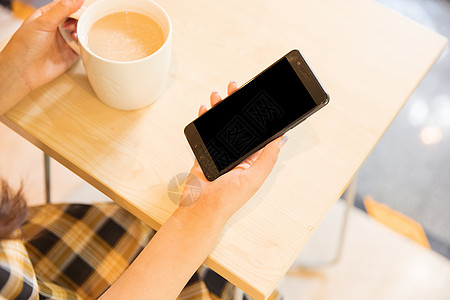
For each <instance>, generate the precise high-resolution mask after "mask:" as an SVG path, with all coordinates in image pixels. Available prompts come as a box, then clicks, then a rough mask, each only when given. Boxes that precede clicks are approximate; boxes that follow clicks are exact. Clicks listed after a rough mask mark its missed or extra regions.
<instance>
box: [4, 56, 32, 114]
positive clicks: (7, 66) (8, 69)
mask: <svg viewBox="0 0 450 300" xmlns="http://www.w3.org/2000/svg"><path fill="white" fill-rule="evenodd" d="M29 91H30V89H29V87H28V85H27V83H26V82H25V81H24V80H23V78H22V76H21V75H20V70H18V69H17V67H16V66H15V65H14V62H13V61H12V59H9V58H8V57H7V55H6V54H5V53H4V52H1V53H0V116H1V115H3V114H5V113H6V112H7V111H8V110H10V109H11V108H12V107H14V105H16V104H17V103H18V102H19V101H20V100H22V98H24V97H25V96H26V95H27V94H28V93H29Z"/></svg>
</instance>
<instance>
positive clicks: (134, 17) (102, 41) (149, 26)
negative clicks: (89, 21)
mask: <svg viewBox="0 0 450 300" xmlns="http://www.w3.org/2000/svg"><path fill="white" fill-rule="evenodd" d="M164 41H165V39H164V32H163V29H162V28H161V26H160V25H159V24H158V23H157V22H156V21H154V20H153V19H152V18H150V17H148V16H146V15H143V14H141V13H136V12H128V11H125V12H116V13H112V14H110V15H107V16H104V17H102V18H101V19H99V20H98V21H96V22H95V23H94V24H93V25H92V27H91V28H90V29H89V32H88V48H89V49H90V50H91V51H92V52H94V53H95V54H97V55H98V56H100V57H103V58H106V59H109V60H113V61H132V60H138V59H141V58H144V57H147V56H149V55H151V54H153V53H154V52H156V51H157V50H158V49H159V48H161V46H162V45H163V44H164Z"/></svg>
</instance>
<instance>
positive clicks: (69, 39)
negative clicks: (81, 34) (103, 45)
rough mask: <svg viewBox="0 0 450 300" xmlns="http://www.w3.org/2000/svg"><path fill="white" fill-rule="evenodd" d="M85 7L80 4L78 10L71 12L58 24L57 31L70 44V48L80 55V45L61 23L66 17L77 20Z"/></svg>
mask: <svg viewBox="0 0 450 300" xmlns="http://www.w3.org/2000/svg"><path fill="white" fill-rule="evenodd" d="M85 9H86V7H85V6H82V7H81V8H80V9H79V10H77V11H76V12H74V13H73V14H71V15H70V16H69V17H68V18H66V19H65V20H64V21H63V22H62V23H60V24H59V25H58V29H59V33H60V34H61V36H62V38H63V39H64V41H65V42H66V43H67V44H68V45H69V46H70V48H72V50H73V51H75V53H76V54H78V55H80V46H79V45H78V41H76V40H74V38H73V37H72V35H71V34H70V33H69V32H67V31H65V30H64V29H63V25H64V23H65V22H66V21H67V20H68V19H75V20H78V19H79V18H80V17H81V14H82V13H83V12H84V10H85Z"/></svg>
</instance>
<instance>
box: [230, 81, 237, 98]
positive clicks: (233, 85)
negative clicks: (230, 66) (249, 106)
mask: <svg viewBox="0 0 450 300" xmlns="http://www.w3.org/2000/svg"><path fill="white" fill-rule="evenodd" d="M237 89H238V87H237V83H236V81H234V80H232V81H230V83H228V96H230V95H231V94H233V93H234V92H236V90H237Z"/></svg>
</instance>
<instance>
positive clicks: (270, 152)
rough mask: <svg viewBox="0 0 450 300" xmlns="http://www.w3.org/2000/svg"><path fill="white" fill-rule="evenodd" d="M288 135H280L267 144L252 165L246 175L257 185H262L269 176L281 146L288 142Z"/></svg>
mask: <svg viewBox="0 0 450 300" xmlns="http://www.w3.org/2000/svg"><path fill="white" fill-rule="evenodd" d="M286 141H287V137H279V138H277V139H275V140H273V141H272V142H270V143H269V144H267V145H266V146H265V147H264V149H263V151H262V152H261V154H260V155H259V156H258V158H257V159H256V160H255V162H254V163H253V164H252V166H251V167H250V168H249V169H248V171H247V173H246V176H249V177H250V178H251V179H252V182H253V183H254V184H255V185H256V186H258V187H259V186H260V185H261V184H262V183H263V182H264V180H266V178H267V176H269V174H270V172H271V171H272V169H273V167H274V166H275V163H276V162H277V159H278V154H279V153H280V149H281V147H283V145H284V144H285V143H286Z"/></svg>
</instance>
